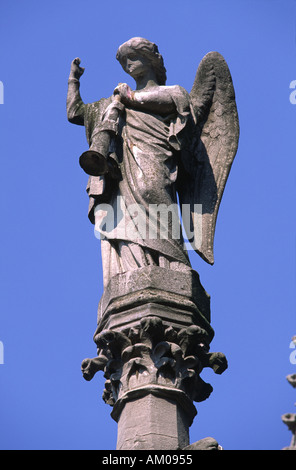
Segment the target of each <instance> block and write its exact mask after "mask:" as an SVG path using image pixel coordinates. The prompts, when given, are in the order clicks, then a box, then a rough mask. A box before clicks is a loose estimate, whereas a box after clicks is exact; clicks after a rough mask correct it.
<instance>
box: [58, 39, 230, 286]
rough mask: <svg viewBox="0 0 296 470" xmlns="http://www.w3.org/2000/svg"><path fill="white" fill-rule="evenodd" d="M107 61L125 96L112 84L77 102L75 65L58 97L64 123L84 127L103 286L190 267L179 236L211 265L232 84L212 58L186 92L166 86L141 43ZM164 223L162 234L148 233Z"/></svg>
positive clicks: (158, 62)
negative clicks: (115, 279) (154, 270)
mask: <svg viewBox="0 0 296 470" xmlns="http://www.w3.org/2000/svg"><path fill="white" fill-rule="evenodd" d="M116 58H117V60H118V61H119V62H120V64H121V66H122V68H123V70H124V71H125V72H126V73H127V74H129V75H130V76H131V77H132V78H133V79H134V80H135V82H136V87H135V90H132V89H131V88H130V87H129V86H128V85H127V84H125V83H123V84H119V85H118V86H116V88H115V90H114V92H113V95H112V96H111V97H109V98H102V99H101V100H99V101H96V102H94V103H90V104H84V103H83V101H82V99H81V96H80V92H79V86H80V83H79V80H80V77H81V75H82V74H83V72H84V68H82V67H81V66H80V59H79V58H76V59H74V60H73V62H72V64H71V71H70V76H69V82H68V95H67V116H68V120H69V121H70V122H71V123H74V124H79V125H84V126H85V129H86V136H87V140H88V144H89V149H88V150H87V151H86V152H84V153H83V154H82V155H81V157H80V165H81V167H82V168H83V169H84V171H85V172H86V173H87V174H88V175H90V176H89V181H88V185H87V192H88V195H89V198H90V203H89V218H90V220H91V222H92V223H93V224H95V227H96V228H97V231H98V232H100V234H101V248H102V249H101V252H102V264H103V277H104V286H106V285H107V283H108V281H109V280H110V278H111V277H112V276H114V275H116V274H118V273H124V272H127V271H131V270H135V269H137V268H140V267H145V266H149V265H157V266H160V267H164V268H166V269H172V270H179V271H184V270H188V269H191V264H190V261H189V256H188V249H187V248H186V244H185V243H184V230H185V235H186V236H187V238H188V240H189V242H190V243H191V245H190V246H191V247H192V249H194V250H195V251H196V252H197V253H198V254H199V255H200V256H201V257H202V259H204V260H205V261H206V262H208V263H210V264H213V262H214V257H213V241H214V233H215V225H216V217H217V212H218V209H219V205H220V201H221V198H222V194H223V191H224V187H225V184H226V181H227V178H228V174H229V171H230V168H231V165H232V162H233V159H234V157H235V154H236V151H237V146H238V138H239V123H238V115H237V108H236V101H235V94H234V89H233V84H232V79H231V75H230V72H229V69H228V66H227V64H226V62H225V60H224V59H223V57H222V56H221V55H220V54H219V53H217V52H210V53H208V54H207V55H206V56H205V57H204V58H203V59H202V61H201V62H200V64H199V66H198V69H197V73H196V77H195V80H194V83H193V87H192V90H191V92H190V93H188V92H187V91H186V90H185V89H184V88H182V87H181V86H178V85H174V86H167V85H166V69H165V67H164V62H163V58H162V56H161V55H160V53H159V51H158V47H157V46H156V45H155V44H153V43H152V42H150V41H148V40H147V39H144V38H140V37H135V38H132V39H130V40H129V41H127V42H125V43H124V44H122V45H121V46H120V47H119V49H118V51H117V55H116ZM118 201H120V202H119V203H118ZM176 207H177V208H178V207H179V208H180V210H179V212H178V210H176ZM155 208H156V209H157V210H156V211H155ZM160 208H172V210H171V211H169V212H168V211H167V212H163V213H162V212H161V210H160ZM185 212H186V214H185ZM164 213H165V214H166V217H162V215H163V214H164ZM110 214H112V220H113V223H112V224H110V223H109V222H110V220H111V219H110ZM176 214H177V218H176ZM185 216H186V217H185ZM184 218H186V221H187V222H186V224H183V229H180V230H178V229H179V228H180V227H181V225H182V219H184ZM163 219H165V221H164V220H163ZM176 220H177V221H176ZM164 222H166V228H167V233H166V236H158V235H159V233H160V231H161V230H160V227H161V224H164ZM183 222H184V220H183ZM197 223H199V227H201V237H198V238H200V239H199V240H198V241H197V240H196V237H194V233H197V232H196V224H197ZM127 228H128V230H127ZM151 234H152V235H151ZM155 234H156V236H155Z"/></svg>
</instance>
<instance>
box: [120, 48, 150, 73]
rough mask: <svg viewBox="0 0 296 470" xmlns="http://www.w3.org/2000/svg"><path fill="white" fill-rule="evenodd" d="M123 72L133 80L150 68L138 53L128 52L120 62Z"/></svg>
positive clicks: (146, 60) (144, 58) (148, 63)
mask: <svg viewBox="0 0 296 470" xmlns="http://www.w3.org/2000/svg"><path fill="white" fill-rule="evenodd" d="M121 65H122V67H123V70H124V71H125V72H126V73H128V74H129V75H130V76H131V77H133V78H134V79H135V80H136V79H137V78H138V77H139V76H141V75H145V73H147V72H148V71H149V69H150V68H151V64H150V62H149V60H148V59H147V58H146V57H144V56H142V55H141V54H139V52H138V51H130V52H129V53H128V54H127V55H126V56H125V57H124V58H123V59H122V61H121Z"/></svg>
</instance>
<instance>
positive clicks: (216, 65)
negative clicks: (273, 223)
mask: <svg viewBox="0 0 296 470" xmlns="http://www.w3.org/2000/svg"><path fill="white" fill-rule="evenodd" d="M190 99H191V106H192V122H191V123H190V124H189V133H188V136H187V138H188V145H187V148H186V149H185V153H184V157H183V163H184V168H185V173H186V174H187V177H186V176H185V179H184V177H183V182H182V181H181V185H180V188H179V190H178V191H179V198H180V203H181V207H182V204H184V203H187V204H188V203H189V204H190V209H191V210H190V212H191V215H190V217H191V218H190V228H189V227H188V228H189V231H190V232H191V234H192V232H193V230H194V231H195V236H194V240H193V241H192V240H190V241H191V244H192V246H193V249H194V250H195V251H196V252H197V253H198V254H199V255H200V256H201V257H202V258H203V259H204V260H205V261H206V262H208V263H209V264H213V263H214V254H213V245H214V234H215V227H216V219H217V213H218V209H219V206H220V202H221V198H222V195H223V191H224V188H225V185H226V181H227V178H228V175H229V171H230V168H231V165H232V162H233V160H234V157H235V155H236V151H237V147H238V139H239V121H238V114H237V108H236V101H235V93H234V88H233V83H232V78H231V75H230V72H229V69H228V66H227V64H226V62H225V60H224V58H223V57H222V56H221V54H219V53H218V52H209V53H208V54H207V55H206V56H205V57H204V58H203V59H202V61H201V62H200V64H199V67H198V70H197V73H196V77H195V80H194V83H193V87H192V90H191V92H190ZM189 147H190V150H189ZM189 153H190V154H191V157H190V158H188V154H189ZM186 154H187V155H186ZM197 205H198V206H197ZM183 222H184V220H183ZM200 222H202V223H200ZM184 227H185V231H186V232H187V235H188V239H190V235H189V234H188V230H187V229H186V226H184ZM191 238H192V237H191Z"/></svg>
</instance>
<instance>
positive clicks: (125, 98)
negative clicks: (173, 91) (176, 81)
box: [114, 83, 176, 115]
mask: <svg viewBox="0 0 296 470" xmlns="http://www.w3.org/2000/svg"><path fill="white" fill-rule="evenodd" d="M114 94H115V95H119V96H120V99H121V101H122V103H123V104H125V105H126V106H130V107H131V108H134V109H139V110H142V111H151V112H153V113H156V114H164V115H167V114H170V113H173V112H174V111H175V110H176V105H175V103H174V101H173V99H172V97H171V95H170V93H169V92H168V91H167V89H166V88H165V87H161V86H155V87H151V88H150V89H148V90H146V91H145V90H139V91H132V90H131V88H130V87H129V86H128V85H127V84H126V83H122V84H120V85H118V86H117V87H116V88H115V90H114Z"/></svg>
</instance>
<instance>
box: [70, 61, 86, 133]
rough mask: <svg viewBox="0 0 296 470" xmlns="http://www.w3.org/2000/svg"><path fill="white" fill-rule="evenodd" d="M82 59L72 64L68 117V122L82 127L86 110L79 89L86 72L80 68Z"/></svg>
mask: <svg viewBox="0 0 296 470" xmlns="http://www.w3.org/2000/svg"><path fill="white" fill-rule="evenodd" d="M79 64H80V59H79V58H78V57H77V58H76V59H74V60H73V61H72V63H71V70H70V75H69V79H68V93H67V117H68V121H70V122H71V123H73V124H78V125H80V126H83V125H84V108H85V104H84V103H83V101H82V99H81V96H80V92H79V87H80V82H79V79H80V77H81V75H82V74H83V72H84V67H80V65H79Z"/></svg>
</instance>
